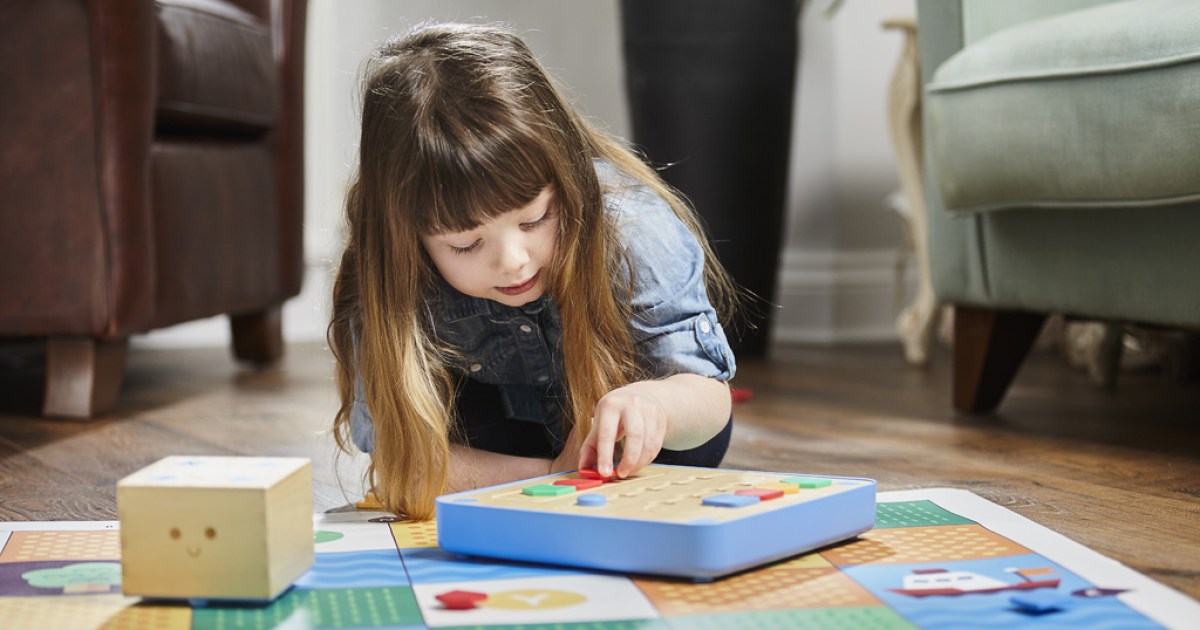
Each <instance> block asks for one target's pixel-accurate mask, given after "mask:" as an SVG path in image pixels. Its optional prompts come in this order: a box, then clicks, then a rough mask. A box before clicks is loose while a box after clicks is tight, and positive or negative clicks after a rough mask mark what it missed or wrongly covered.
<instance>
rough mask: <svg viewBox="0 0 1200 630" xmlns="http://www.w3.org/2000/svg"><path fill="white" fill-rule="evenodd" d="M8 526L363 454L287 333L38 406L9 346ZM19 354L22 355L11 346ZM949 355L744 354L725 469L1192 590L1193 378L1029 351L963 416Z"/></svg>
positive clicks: (0, 504) (325, 367) (0, 443)
mask: <svg viewBox="0 0 1200 630" xmlns="http://www.w3.org/2000/svg"><path fill="white" fill-rule="evenodd" d="M0 351H7V353H6V354H5V356H7V357H8V358H6V359H4V360H2V361H0V520H97V519H115V518H116V504H115V484H116V481H117V480H118V479H120V478H121V477H123V476H125V475H127V474H129V473H131V472H133V471H135V470H137V469H139V468H141V467H142V466H145V465H147V464H149V463H151V462H153V461H155V460H157V459H159V458H161V457H164V456H166V455H175V454H196V455H277V456H279V455H285V456H302V457H309V458H311V459H312V461H313V473H314V507H315V508H316V509H317V510H318V511H330V510H341V509H347V506H348V505H349V504H351V503H352V502H353V501H354V500H356V499H357V498H359V497H360V496H361V493H362V475H363V471H364V469H365V464H366V462H365V460H364V458H363V457H362V456H354V455H341V456H336V449H335V447H334V443H333V439H332V436H331V435H330V433H329V431H328V429H329V424H330V421H331V418H332V416H333V413H334V411H335V409H336V408H337V400H336V393H335V391H334V386H333V363H332V358H331V356H330V355H329V353H328V351H327V350H326V349H325V348H324V347H323V345H322V344H319V343H306V344H293V345H290V346H289V347H288V348H287V353H286V355H285V358H284V360H283V362H282V363H281V364H279V365H278V366H277V367H274V368H271V369H266V370H257V369H254V368H252V367H248V366H244V365H240V364H238V363H236V362H235V361H234V360H233V359H232V358H231V356H230V353H229V351H228V350H227V349H225V348H191V349H182V350H165V349H149V348H138V347H137V346H136V344H135V345H134V347H132V348H131V350H130V353H129V359H128V365H127V371H126V376H125V380H124V383H123V385H122V388H121V395H120V398H119V400H118V402H117V405H116V408H115V409H114V411H113V412H112V413H110V414H108V415H107V416H105V417H102V418H98V419H95V420H92V421H89V422H79V421H67V420H45V419H41V418H38V417H36V414H37V410H38V408H39V404H40V399H39V396H40V385H39V383H40V380H39V379H40V375H39V373H38V368H37V357H36V352H34V351H28V350H24V351H22V350H20V349H16V350H15V351H14V348H12V347H11V346H10V347H8V348H0ZM13 357H16V358H13ZM949 362H950V357H949V353H947V352H946V351H944V350H939V351H938V354H937V356H936V357H935V360H934V363H933V365H932V366H931V367H930V368H928V369H924V370H922V369H914V368H910V367H908V366H906V365H905V364H904V362H903V359H902V357H901V353H900V349H899V347H894V346H891V345H864V346H849V347H845V346H838V347H823V346H822V347H811V346H782V347H779V348H777V349H775V351H774V352H773V354H772V357H771V359H770V360H758V361H752V360H745V361H742V362H741V364H740V366H739V371H738V376H737V379H736V380H735V385H736V386H738V387H743V388H747V389H749V390H750V391H751V392H752V393H753V397H752V398H751V399H750V400H749V401H747V402H743V403H738V404H737V405H736V406H735V412H734V413H735V416H736V419H737V422H736V424H735V431H734V438H733V443H732V445H731V448H730V451H729V454H728V456H727V457H726V460H725V463H724V466H726V467H729V468H742V469H756V470H776V471H796V472H811V473H819V474H829V475H849V476H862V477H871V478H874V479H877V480H878V481H879V488H880V490H897V489H906V488H921V487H955V488H965V489H969V490H971V491H973V492H975V493H977V494H979V495H981V496H983V497H985V498H987V499H989V500H992V501H995V502H997V503H999V504H1001V505H1004V506H1006V507H1008V508H1010V509H1012V510H1014V511H1016V512H1018V513H1021V514H1023V515H1025V516H1027V517H1029V518H1031V519H1033V520H1034V521H1037V522H1039V523H1041V524H1043V525H1046V526H1048V527H1050V528H1052V529H1054V530H1056V531H1058V532H1060V533H1062V534H1064V535H1066V536H1068V537H1070V538H1072V539H1074V540H1076V541H1078V542H1080V543H1083V544H1085V545H1088V546H1090V547H1092V548H1094V549H1096V550H1097V551H1099V552H1101V553H1103V554H1106V555H1108V556H1110V557H1113V558H1115V559H1117V560H1119V561H1121V562H1124V563H1126V564H1128V565H1130V566H1132V567H1133V568H1135V569H1137V570H1139V571H1142V572H1143V573H1146V574H1148V575H1150V576H1151V577H1153V578H1155V579H1158V580H1160V581H1162V582H1163V583H1165V584H1167V585H1169V586H1172V587H1174V588H1176V589H1179V590H1181V591H1183V592H1185V593H1187V594H1189V595H1191V596H1192V597H1200V430H1197V429H1200V426H1198V425H1200V385H1197V384H1195V383H1184V384H1181V383H1176V382H1171V381H1169V380H1168V379H1166V378H1163V377H1162V376H1160V375H1158V374H1155V373H1153V372H1137V373H1122V374H1121V375H1120V377H1119V379H1118V383H1117V388H1116V390H1115V391H1111V392H1109V391H1103V390H1101V389H1098V388H1097V387H1095V386H1094V385H1092V383H1091V382H1090V381H1089V380H1088V378H1087V375H1086V374H1085V373H1083V372H1081V371H1078V370H1074V369H1071V368H1069V367H1068V366H1067V365H1066V363H1065V361H1064V360H1063V359H1062V358H1061V357H1060V356H1058V355H1056V354H1052V353H1046V352H1038V353H1035V354H1034V355H1033V356H1031V357H1030V359H1029V361H1028V362H1027V365H1025V367H1024V368H1023V369H1022V370H1021V371H1020V372H1019V373H1018V375H1017V378H1016V380H1015V382H1014V384H1013V386H1012V389H1011V390H1010V391H1009V393H1008V396H1007V397H1006V398H1005V399H1004V401H1003V402H1002V403H1001V405H1000V407H999V408H998V410H997V411H996V413H994V414H992V415H988V416H979V417H976V416H965V415H961V414H956V413H955V412H954V411H953V410H952V408H951V404H950V397H951V391H950V390H951V388H950V365H949Z"/></svg>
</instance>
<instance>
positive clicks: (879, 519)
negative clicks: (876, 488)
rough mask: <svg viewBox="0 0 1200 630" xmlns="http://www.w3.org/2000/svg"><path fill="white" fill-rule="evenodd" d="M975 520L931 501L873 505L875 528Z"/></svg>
mask: <svg viewBox="0 0 1200 630" xmlns="http://www.w3.org/2000/svg"><path fill="white" fill-rule="evenodd" d="M973 524H975V521H972V520H970V519H965V518H963V517H961V516H959V515H957V514H955V513H953V512H947V511H946V510H944V509H942V508H941V507H940V506H939V505H938V504H936V503H934V502H933V501H897V502H895V503H878V504H876V506H875V528H876V529H891V528H894V527H931V526H934V525H973Z"/></svg>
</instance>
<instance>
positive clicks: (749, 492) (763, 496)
mask: <svg viewBox="0 0 1200 630" xmlns="http://www.w3.org/2000/svg"><path fill="white" fill-rule="evenodd" d="M734 494H741V495H744V496H748V497H758V498H759V500H760V501H769V500H771V499H778V498H779V497H781V496H783V490H773V489H771V488H746V489H745V490H736V491H734Z"/></svg>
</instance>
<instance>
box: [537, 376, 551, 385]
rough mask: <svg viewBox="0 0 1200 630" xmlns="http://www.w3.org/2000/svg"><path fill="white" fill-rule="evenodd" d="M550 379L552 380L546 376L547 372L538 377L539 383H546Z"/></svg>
mask: <svg viewBox="0 0 1200 630" xmlns="http://www.w3.org/2000/svg"><path fill="white" fill-rule="evenodd" d="M548 380H550V377H549V376H546V375H545V374H543V375H541V376H539V377H537V381H538V382H539V383H545V382H546V381H548Z"/></svg>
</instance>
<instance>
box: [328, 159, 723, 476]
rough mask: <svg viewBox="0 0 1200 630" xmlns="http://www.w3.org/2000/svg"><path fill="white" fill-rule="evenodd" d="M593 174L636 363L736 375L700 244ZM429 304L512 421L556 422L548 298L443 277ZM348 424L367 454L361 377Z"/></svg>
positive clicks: (645, 197)
mask: <svg viewBox="0 0 1200 630" xmlns="http://www.w3.org/2000/svg"><path fill="white" fill-rule="evenodd" d="M596 172H597V175H598V176H599V178H600V183H601V186H602V187H603V189H604V190H605V191H606V192H605V194H604V206H605V210H606V211H607V212H609V213H610V214H611V215H612V216H613V217H614V218H615V219H616V222H617V227H618V230H619V232H620V239H621V242H622V243H624V245H625V248H626V253H627V258H628V261H629V264H630V265H632V267H633V269H634V272H635V273H634V281H633V295H632V310H633V318H632V320H631V321H630V326H629V330H630V334H631V337H632V340H633V344H634V352H635V354H636V355H637V359H638V361H639V362H641V365H642V366H643V367H644V368H646V369H647V371H648V372H649V373H650V374H651V375H652V376H653V377H655V378H665V377H667V376H671V375H673V374H683V373H687V374H697V375H700V376H707V377H711V378H715V379H717V380H721V381H728V380H729V379H731V378H733V376H734V372H735V371H736V369H737V368H736V363H735V361H734V357H733V352H732V350H730V347H729V342H728V341H727V340H726V337H725V331H724V329H722V328H721V325H720V323H719V322H718V321H717V316H716V312H715V311H714V310H713V307H712V305H711V304H710V303H709V300H708V295H707V293H706V291H705V286H704V250H703V249H702V248H701V247H700V244H699V243H698V242H697V240H696V238H695V237H694V236H693V235H692V233H691V232H690V231H689V230H688V229H687V227H686V226H685V225H684V224H683V223H682V222H681V221H680V220H679V218H678V217H676V216H675V213H674V211H673V210H671V207H670V206H669V205H668V204H667V202H666V200H664V199H663V198H662V197H660V196H658V195H657V194H656V193H655V192H654V191H653V190H651V189H650V188H648V187H647V186H645V185H644V184H641V183H640V182H638V181H636V180H633V179H631V178H629V177H627V176H625V175H623V174H622V173H620V172H619V171H617V170H616V169H615V168H614V167H612V166H611V165H609V164H607V163H604V162H597V163H596ZM431 310H432V313H433V316H434V318H435V321H434V330H435V331H436V333H437V335H438V337H439V338H441V339H442V340H443V341H446V342H447V343H449V344H450V345H452V346H454V347H455V348H456V349H457V350H458V352H459V353H460V356H461V362H460V364H459V365H458V366H457V367H458V369H461V370H462V371H463V373H464V374H465V375H466V376H467V377H468V378H472V379H475V380H477V381H480V382H483V383H489V384H492V385H496V386H498V387H499V388H500V391H501V394H502V396H501V397H502V400H503V401H504V407H505V409H504V411H505V415H506V416H507V417H508V418H509V419H511V420H513V421H518V422H537V423H542V424H545V425H547V427H548V428H551V429H552V430H553V429H555V428H557V425H558V424H559V422H558V419H559V416H560V414H561V402H562V399H563V397H564V394H563V391H562V383H563V381H564V374H563V365H562V352H561V349H560V348H561V340H562V320H561V318H560V316H559V312H558V306H557V305H556V304H555V303H554V300H553V299H551V298H550V297H549V296H545V295H544V296H542V297H541V298H539V299H537V300H534V301H533V302H530V303H528V304H525V305H524V306H520V307H513V306H507V305H504V304H500V303H499V302H495V301H492V300H488V299H484V298H475V297H471V296H468V295H464V294H463V293H460V292H458V291H456V290H455V289H454V288H452V287H451V286H450V285H449V284H447V283H446V282H444V281H443V282H442V283H441V294H440V296H439V299H438V300H437V302H436V303H435V304H434V305H433V308H432V309H431ZM350 430H351V437H352V440H353V442H354V443H355V445H356V446H358V448H359V449H361V450H362V451H364V452H370V451H371V449H372V447H373V445H374V426H373V425H372V424H371V418H370V414H369V412H368V411H367V406H366V403H365V396H364V394H363V388H362V380H361V378H360V379H359V380H358V382H357V383H356V387H355V400H354V402H353V404H352V406H351V411H350Z"/></svg>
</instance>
